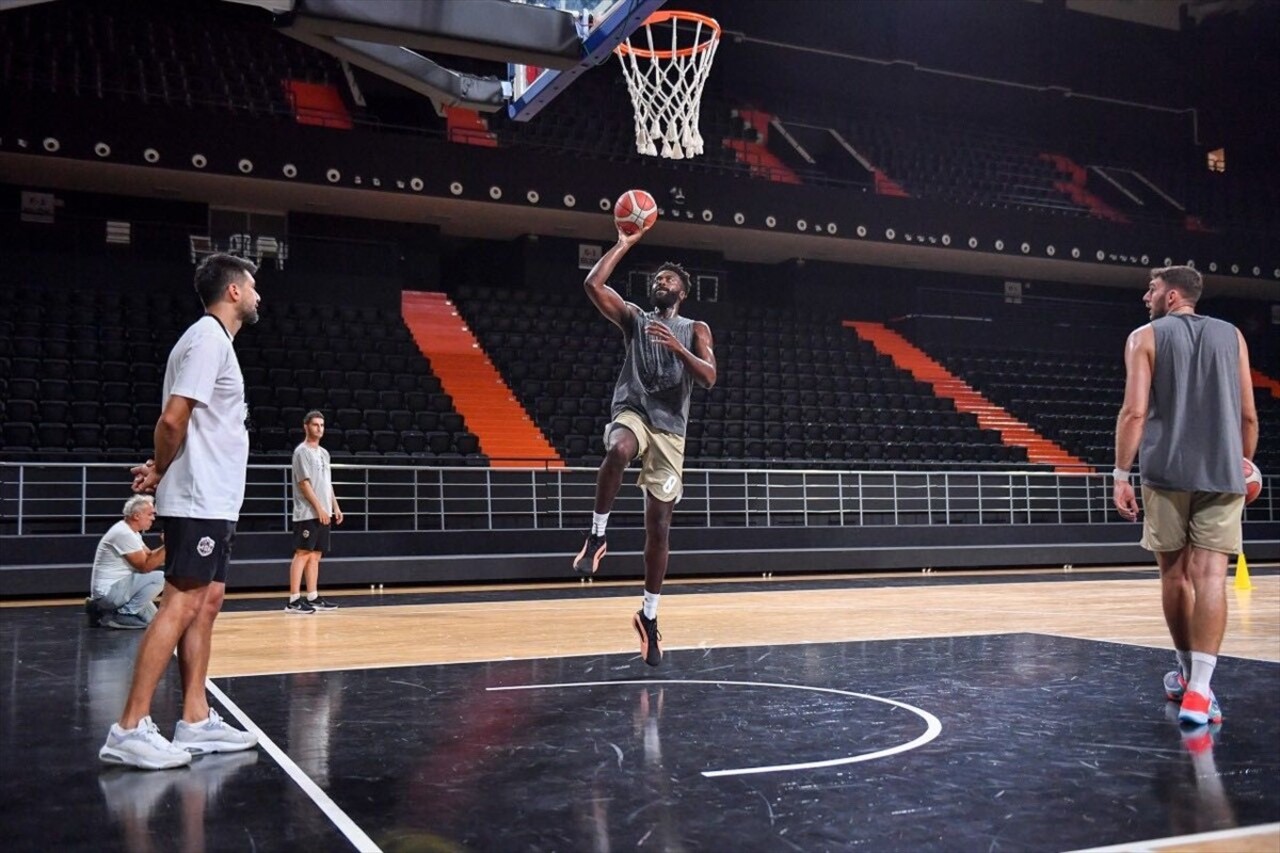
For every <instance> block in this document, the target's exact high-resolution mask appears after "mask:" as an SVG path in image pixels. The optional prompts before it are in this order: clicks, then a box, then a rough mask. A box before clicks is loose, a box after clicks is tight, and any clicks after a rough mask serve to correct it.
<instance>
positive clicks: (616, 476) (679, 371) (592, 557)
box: [573, 229, 716, 666]
mask: <svg viewBox="0 0 1280 853" xmlns="http://www.w3.org/2000/svg"><path fill="white" fill-rule="evenodd" d="M643 234H644V232H643V231H640V232H637V233H635V234H625V233H623V231H622V230H621V229H619V231H618V242H617V243H616V244H615V245H614V246H613V247H612V248H611V249H609V251H607V252H605V254H604V256H603V257H602V258H600V260H599V261H598V262H597V263H596V265H595V267H593V268H592V270H591V272H590V273H588V274H587V279H586V281H585V282H584V285H585V287H586V289H587V296H588V297H590V299H591V301H592V303H593V304H594V305H595V306H596V308H598V309H600V313H601V314H603V315H604V316H605V317H606V318H608V320H609V321H610V322H612V323H613V324H614V325H615V326H617V327H618V328H619V329H621V330H622V339H623V346H625V347H626V358H625V360H624V361H623V363H622V372H621V373H620V374H619V375H618V384H617V386H616V387H615V388H614V392H613V406H612V409H611V412H612V418H613V419H612V421H610V423H609V424H608V425H607V426H605V429H604V444H605V456H604V462H602V463H601V465H600V472H599V474H598V475H597V476H596V502H595V512H594V513H593V514H592V519H591V530H590V532H589V533H588V534H587V539H586V542H585V543H583V546H582V550H581V551H579V552H578V555H577V556H576V557H575V558H574V560H573V570H574V571H575V572H577V573H579V574H582V575H591V574H594V573H595V572H596V571H597V570H599V568H600V560H601V558H603V557H604V555H605V552H606V551H607V550H608V548H607V545H606V542H605V528H606V525H607V524H608V522H609V511H610V509H612V507H613V500H614V498H615V497H617V494H618V488H619V487H620V486H621V485H622V473H623V471H625V470H626V468H627V465H629V464H630V463H631V460H632V459H635V458H637V457H638V458H639V459H640V460H641V468H640V477H639V479H638V480H637V481H636V482H637V485H639V486H640V487H641V488H642V489H644V491H645V504H644V530H645V545H644V604H643V606H642V607H641V609H640V610H639V611H638V612H637V613H636V615H635V617H634V618H633V619H632V623H633V625H634V626H635V629H636V633H637V634H639V635H640V655H641V657H643V658H644V662H645V663H647V664H649V665H650V666H657V665H658V664H659V663H661V662H662V645H661V640H662V635H661V634H659V633H658V598H659V594H660V593H661V592H662V580H663V578H665V577H666V574H667V556H668V554H669V551H670V546H669V541H668V540H669V534H670V531H671V511H672V509H673V508H674V507H675V502H676V501H677V500H679V499H680V493H681V491H682V489H683V470H684V436H685V429H686V427H687V426H688V422H689V397H690V395H691V394H692V391H693V385H694V383H695V382H696V383H697V384H698V385H701V386H702V387H703V388H710V387H711V386H713V385H715V382H716V356H715V352H714V350H713V349H712V341H711V329H710V327H709V326H707V324H706V323H702V322H696V321H694V320H690V319H688V318H687V317H681V316H680V303H682V302H684V300H685V299H686V298H687V297H688V296H689V274H688V273H687V272H685V270H684V268H683V267H682V266H680V265H679V264H674V263H670V262H668V263H665V264H663V265H662V266H660V267H658V270H657V272H655V273H654V275H653V278H652V279H651V280H650V282H649V299H650V301H651V302H652V303H653V310H652V311H645V310H643V309H641V308H640V306H638V305H633V304H632V303H630V302H626V301H624V300H623V299H622V297H621V296H619V295H618V293H617V291H615V290H614V289H613V288H611V287H609V285H608V281H609V276H610V275H611V274H612V273H613V270H614V268H615V267H616V266H617V265H618V262H619V261H621V260H622V257H623V256H624V255H625V254H626V253H627V252H628V251H630V250H631V247H632V246H634V245H635V244H636V243H638V242H639V241H640V238H641V237H642V236H643Z"/></svg>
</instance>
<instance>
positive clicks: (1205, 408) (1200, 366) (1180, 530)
mask: <svg viewBox="0 0 1280 853" xmlns="http://www.w3.org/2000/svg"><path fill="white" fill-rule="evenodd" d="M1203 289H1204V282H1203V280H1202V279H1201V277H1200V273H1198V272H1196V271H1195V270H1194V269H1192V268H1191V267H1165V268H1163V269H1155V270H1152V271H1151V281H1150V282H1149V284H1148V286H1147V292H1146V295H1145V296H1144V297H1143V302H1144V303H1145V304H1146V306H1147V309H1148V311H1149V312H1150V315H1151V322H1150V323H1148V324H1147V325H1145V326H1142V327H1140V328H1138V329H1135V330H1134V331H1133V332H1132V333H1130V335H1129V340H1128V342H1127V343H1126V344H1125V355H1124V364H1125V372H1126V379H1125V389H1124V406H1123V407H1122V408H1121V410H1120V416H1119V418H1118V419H1117V421H1116V467H1115V471H1114V472H1113V474H1114V479H1115V484H1114V488H1113V500H1114V502H1115V505H1116V509H1117V510H1119V512H1120V515H1122V516H1123V517H1124V518H1127V519H1129V520H1131V521H1136V520H1137V518H1138V501H1137V498H1136V496H1135V495H1134V492H1133V486H1132V485H1130V483H1129V468H1130V467H1131V466H1132V465H1133V462H1134V458H1135V457H1138V458H1139V459H1140V460H1141V463H1142V508H1143V510H1144V512H1145V520H1144V524H1143V532H1142V547H1143V548H1146V549H1147V550H1148V551H1154V552H1155V555H1156V562H1157V563H1158V564H1159V566H1160V592H1161V602H1162V604H1163V607H1164V618H1165V622H1166V623H1167V624H1168V626H1169V634H1170V635H1171V636H1172V638H1173V647H1174V649H1175V650H1176V651H1177V655H1178V669H1176V670H1173V671H1172V672H1170V673H1168V674H1167V675H1166V676H1165V679H1164V688H1165V694H1166V696H1167V697H1168V698H1169V700H1170V701H1172V702H1178V701H1180V702H1181V703H1182V705H1181V708H1180V710H1179V712H1178V719H1179V720H1180V721H1181V722H1183V723H1184V724H1187V725H1205V724H1206V723H1218V722H1221V720H1222V710H1221V708H1220V707H1219V706H1218V700H1217V699H1216V697H1214V695H1213V691H1212V690H1211V689H1210V688H1209V681H1210V679H1211V678H1212V677H1213V670H1214V667H1215V666H1216V665H1217V662H1218V649H1219V647H1220V646H1221V645H1222V635H1223V633H1224V632H1225V631H1226V627H1227V598H1226V576H1227V555H1228V554H1235V553H1238V552H1239V551H1240V548H1241V527H1240V520H1241V514H1242V513H1243V511H1244V474H1243V472H1242V470H1241V459H1242V458H1243V457H1249V458H1252V457H1253V454H1254V451H1255V450H1257V445H1258V414H1257V410H1256V409H1255V407H1254V400H1253V381H1252V379H1251V378H1250V375H1249V351H1248V348H1247V347H1246V346H1245V341H1244V336H1243V335H1241V334H1240V332H1239V330H1237V329H1236V328H1235V327H1234V326H1232V325H1231V324H1230V323H1226V322H1223V321H1222V320H1215V319H1213V318H1212V317H1204V316H1201V315H1199V314H1197V313H1196V302H1197V301H1198V300H1199V299H1200V294H1201V293H1202V291H1203ZM1139 445H1141V450H1140V452H1139Z"/></svg>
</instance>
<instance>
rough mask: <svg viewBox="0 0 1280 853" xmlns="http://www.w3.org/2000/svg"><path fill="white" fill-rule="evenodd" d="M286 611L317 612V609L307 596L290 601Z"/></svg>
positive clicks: (285, 607)
mask: <svg viewBox="0 0 1280 853" xmlns="http://www.w3.org/2000/svg"><path fill="white" fill-rule="evenodd" d="M284 609H285V612H286V613H302V614H307V613H315V612H316V609H315V608H314V607H312V606H311V602H309V601H307V600H306V599H305V598H299V599H297V600H296V601H290V602H289V603H288V604H286V605H285V606H284Z"/></svg>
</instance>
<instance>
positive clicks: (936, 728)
mask: <svg viewBox="0 0 1280 853" xmlns="http://www.w3.org/2000/svg"><path fill="white" fill-rule="evenodd" d="M615 684H713V685H725V684H727V685H731V686H735V687H778V688H782V689H785V690H808V691H811V692H814V693H834V694H836V695H837V696H853V697H854V698H857V699H869V700H871V701H872V702H883V703H885V704H886V705H896V706H898V707H899V708H905V709H906V710H908V711H910V712H911V713H913V714H915V715H916V716H918V717H920V718H921V719H923V720H924V721H925V724H926V727H925V732H924V734H922V735H920V736H919V737H918V738H916V739H915V740H913V741H909V742H907V743H902V744H898V745H897V746H893V747H889V748H888V749H881V750H877V751H876V752H868V753H864V754H863V755H850V756H845V757H843V758H830V759H827V760H825V761H805V762H800V763H797V764H775V765H771V766H767V767H738V768H734V769H732V770H704V771H702V775H703V776H707V777H718V776H746V775H747V774H750V773H779V772H782V771H786V770H813V769H818V768H823V767H838V766H840V765H844V764H857V763H858V762H860V761H871V760H872V759H876V758H885V757H887V756H890V755H896V754H897V753H899V752H906V751H907V750H910V749H915V748H916V747H918V746H924V745H925V744H926V743H928V742H929V741H931V740H933V739H934V738H936V737H937V736H938V735H939V734H941V733H942V723H941V722H939V721H938V718H937V717H935V716H934V715H933V714H930V713H929V712H928V711H924V710H922V709H920V708H917V707H915V706H914V705H908V704H907V703H906V702H899V701H898V700H896V699H885V698H884V697H882V696H870V695H868V694H866V693H854V692H852V691H849V690H836V689H835V688H832V687H811V686H809V685H807V684H776V683H774V682H769V681H719V680H715V681H712V680H704V679H697V678H638V679H628V680H625V681H574V682H566V683H561V684H516V685H512V686H509V687H488V688H485V689H486V690H489V691H500V690H550V689H553V688H557V687H610V686H612V685H615Z"/></svg>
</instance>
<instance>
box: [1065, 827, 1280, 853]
mask: <svg viewBox="0 0 1280 853" xmlns="http://www.w3.org/2000/svg"><path fill="white" fill-rule="evenodd" d="M1270 832H1280V823H1263V824H1259V825H1257V826H1238V827H1236V828H1235V829H1219V830H1217V831H1216V832H1198V833H1196V834H1195V835H1173V836H1170V837H1168V838H1151V839H1148V840H1146V841H1129V842H1126V843H1124V844H1113V845H1111V846H1110V847H1089V848H1086V849H1081V850H1076V851H1073V853H1154V851H1156V850H1163V849H1165V848H1167V847H1173V846H1174V845H1177V846H1178V847H1180V848H1181V847H1185V846H1188V845H1191V844H1199V843H1201V842H1213V841H1230V840H1233V839H1236V838H1248V837H1250V836H1253V835H1265V834H1267V833H1270Z"/></svg>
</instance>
